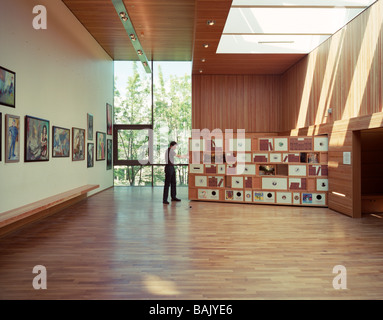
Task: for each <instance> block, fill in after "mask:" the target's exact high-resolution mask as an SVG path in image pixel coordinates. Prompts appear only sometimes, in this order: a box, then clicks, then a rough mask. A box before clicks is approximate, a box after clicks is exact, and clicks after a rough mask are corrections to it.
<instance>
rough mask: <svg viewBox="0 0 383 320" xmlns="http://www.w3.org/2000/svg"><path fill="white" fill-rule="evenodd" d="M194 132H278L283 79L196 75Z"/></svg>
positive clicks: (267, 76) (193, 99)
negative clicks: (204, 130) (202, 130)
mask: <svg viewBox="0 0 383 320" xmlns="http://www.w3.org/2000/svg"><path fill="white" fill-rule="evenodd" d="M192 84H193V85H192V88H193V89H192V90H193V94H192V101H193V108H192V127H193V129H205V128H206V129H209V130H213V129H216V128H220V129H222V130H224V129H233V130H237V129H245V130H246V132H254V133H255V132H276V131H278V127H279V122H280V112H279V110H280V106H281V96H280V94H278V93H279V92H280V89H281V87H280V86H281V79H280V76H273V75H265V76H262V75H193V81H192Z"/></svg>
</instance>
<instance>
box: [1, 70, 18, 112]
mask: <svg viewBox="0 0 383 320" xmlns="http://www.w3.org/2000/svg"><path fill="white" fill-rule="evenodd" d="M0 104H2V105H4V106H7V107H11V108H15V107H16V73H15V72H13V71H11V70H8V69H5V68H3V67H0Z"/></svg>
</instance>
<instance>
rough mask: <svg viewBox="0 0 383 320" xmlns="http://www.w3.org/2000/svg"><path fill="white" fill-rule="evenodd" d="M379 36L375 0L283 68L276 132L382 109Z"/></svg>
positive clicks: (382, 17)
mask: <svg viewBox="0 0 383 320" xmlns="http://www.w3.org/2000/svg"><path fill="white" fill-rule="evenodd" d="M382 35H383V1H382V0H379V1H378V2H376V4H374V5H373V6H371V7H370V8H369V9H367V10H366V11H364V12H363V13H362V14H360V15H359V16H358V17H357V18H355V19H354V20H353V21H351V22H350V23H349V24H348V25H347V26H346V27H344V28H343V29H341V30H340V31H338V32H337V33H336V34H335V35H334V36H332V37H331V38H330V39H329V40H328V41H326V42H324V43H323V44H322V45H321V46H319V47H318V48H317V49H316V50H314V51H313V52H312V53H310V54H309V55H307V56H306V57H305V58H303V59H302V60H301V61H300V62H298V63H297V64H295V65H294V66H293V67H292V68H290V69H289V70H288V71H287V72H285V74H283V75H282V84H283V85H282V101H283V108H282V117H281V120H282V121H281V123H280V126H281V130H282V131H285V130H290V129H295V128H303V127H307V126H310V125H314V124H317V125H318V124H323V123H332V122H334V121H337V120H344V119H350V118H353V117H358V116H362V115H368V114H372V113H375V112H380V111H382V102H383V95H382V86H383V83H382V76H383V63H382V61H383V60H382V54H383V39H382ZM329 108H332V111H333V113H332V115H330V116H329V115H328V114H327V110H328V109H329Z"/></svg>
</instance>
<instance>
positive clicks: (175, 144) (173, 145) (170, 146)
mask: <svg viewBox="0 0 383 320" xmlns="http://www.w3.org/2000/svg"><path fill="white" fill-rule="evenodd" d="M169 148H170V149H173V150H174V149H176V148H177V142H175V141H172V142H170V145H169Z"/></svg>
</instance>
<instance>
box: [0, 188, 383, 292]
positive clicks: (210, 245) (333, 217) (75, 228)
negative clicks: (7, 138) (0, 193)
mask: <svg viewBox="0 0 383 320" xmlns="http://www.w3.org/2000/svg"><path fill="white" fill-rule="evenodd" d="M178 191H179V192H178V194H179V196H180V197H181V198H182V200H183V201H182V202H180V203H172V204H171V205H169V206H164V205H163V204H162V202H161V198H162V188H154V189H151V188H121V187H120V188H114V189H110V190H107V191H105V192H102V193H99V194H97V195H95V196H93V197H91V198H89V199H87V200H85V201H82V202H80V203H78V204H76V205H75V206H73V207H70V208H67V209H65V210H64V211H62V212H60V213H57V214H55V215H53V216H50V217H47V218H45V219H43V220H41V221H38V222H36V223H34V224H33V225H30V226H28V227H25V228H23V229H21V230H19V231H17V232H15V233H13V234H10V235H8V236H6V237H4V238H0V299H383V216H380V215H376V216H371V215H367V216H365V217H364V218H362V219H351V218H349V217H346V216H343V215H341V214H338V213H335V212H333V211H331V210H328V209H323V208H297V207H278V206H254V205H242V204H241V205H240V204H220V203H206V202H191V203H190V204H189V202H188V201H187V188H179V189H178ZM190 205H191V208H190ZM380 217H381V218H380ZM35 265H44V266H45V267H46V268H47V276H48V279H47V290H34V289H33V287H32V280H33V278H34V276H36V275H35V274H33V273H32V269H33V267H34V266H35ZM335 265H344V266H345V267H346V268H347V287H348V289H347V290H335V289H333V286H332V281H333V278H334V276H335V274H333V273H332V269H333V267H334V266H335Z"/></svg>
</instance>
